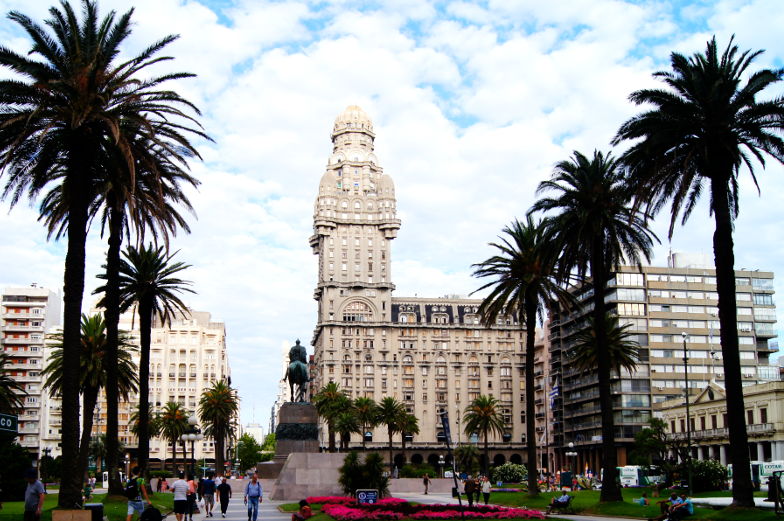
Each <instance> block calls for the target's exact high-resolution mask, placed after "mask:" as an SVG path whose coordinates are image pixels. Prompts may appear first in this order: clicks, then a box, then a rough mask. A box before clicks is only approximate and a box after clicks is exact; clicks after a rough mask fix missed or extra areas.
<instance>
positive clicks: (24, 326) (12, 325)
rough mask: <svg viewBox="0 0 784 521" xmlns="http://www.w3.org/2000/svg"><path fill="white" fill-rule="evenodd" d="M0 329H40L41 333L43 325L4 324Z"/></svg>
mask: <svg viewBox="0 0 784 521" xmlns="http://www.w3.org/2000/svg"><path fill="white" fill-rule="evenodd" d="M0 331H40V332H41V333H43V331H44V326H30V325H20V324H6V325H4V326H2V327H0Z"/></svg>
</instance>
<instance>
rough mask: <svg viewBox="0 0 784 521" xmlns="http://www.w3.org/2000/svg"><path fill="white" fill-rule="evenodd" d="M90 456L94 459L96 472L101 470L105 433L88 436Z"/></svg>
mask: <svg viewBox="0 0 784 521" xmlns="http://www.w3.org/2000/svg"><path fill="white" fill-rule="evenodd" d="M90 456H92V457H93V459H95V469H96V473H100V472H102V471H103V462H104V461H106V434H99V435H98V436H93V437H92V438H90Z"/></svg>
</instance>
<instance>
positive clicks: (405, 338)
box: [310, 106, 525, 463]
mask: <svg viewBox="0 0 784 521" xmlns="http://www.w3.org/2000/svg"><path fill="white" fill-rule="evenodd" d="M374 139H375V134H374V130H373V124H372V122H371V121H370V118H368V116H367V115H366V114H365V113H364V112H363V111H362V109H360V108H359V107H354V106H352V107H349V108H348V109H346V111H345V112H343V113H342V114H341V115H339V116H338V118H337V119H336V120H335V126H334V128H333V132H332V142H333V149H332V155H331V156H330V158H329V161H328V164H327V168H326V172H325V173H324V175H323V176H322V178H321V183H320V185H319V193H318V196H317V198H316V204H315V210H314V234H313V236H312V237H311V238H310V245H311V247H312V248H313V253H314V254H316V255H318V284H317V287H316V291H315V295H314V296H315V298H316V300H317V301H318V322H317V326H316V330H315V333H314V337H313V341H312V344H313V346H314V351H315V354H314V362H313V368H314V375H313V377H314V382H313V384H312V387H313V389H318V388H320V387H321V386H323V385H324V384H326V383H327V382H329V381H334V382H337V383H338V384H340V388H341V389H342V390H343V391H344V392H345V393H346V394H347V395H349V396H350V397H352V398H356V397H359V396H367V397H370V398H373V399H374V400H376V401H380V400H381V399H383V398H384V397H386V396H393V397H395V398H397V399H398V400H400V401H401V402H402V403H403V404H405V406H406V408H407V409H408V410H409V412H411V413H413V414H415V415H416V416H417V418H418V419H419V428H420V433H419V434H417V435H415V436H412V437H411V439H410V441H409V442H408V443H407V446H408V447H410V449H411V450H409V451H407V453H406V454H405V455H404V454H402V453H400V451H399V450H398V451H397V452H398V454H397V455H396V461H397V462H398V463H402V462H404V461H413V462H418V461H421V460H427V461H429V462H431V463H434V462H435V461H437V460H438V455H439V454H443V453H444V452H445V450H444V449H445V446H444V443H443V433H442V431H441V427H440V423H439V422H438V413H439V411H441V410H446V411H447V412H448V413H449V417H450V422H451V430H452V439H453V442H455V443H462V442H468V441H470V440H468V439H466V436H465V435H464V434H462V433H461V431H462V428H458V423H459V422H460V421H461V415H462V411H463V410H464V409H465V407H466V406H467V405H468V404H469V403H470V402H471V400H473V399H474V398H476V397H477V396H479V395H480V394H491V395H493V396H495V397H496V398H497V399H499V400H500V402H501V406H502V411H503V415H504V420H505V424H506V432H505V434H504V436H499V437H496V438H494V439H492V441H491V444H492V446H493V449H492V454H491V458H493V459H494V460H495V461H496V462H503V461H505V460H507V459H512V460H514V461H522V460H524V459H525V454H524V451H523V448H524V437H525V428H524V425H525V422H524V420H525V410H524V406H523V403H524V402H523V399H524V396H523V395H524V388H525V380H524V376H523V373H524V364H525V360H524V357H523V343H524V334H525V332H524V330H522V329H521V327H520V325H519V324H518V323H517V322H516V321H515V320H514V319H513V318H511V317H503V318H501V319H499V321H498V322H497V323H496V324H494V325H493V326H492V327H484V326H482V325H480V323H479V316H478V314H477V308H478V306H479V304H480V301H479V300H476V299H465V298H459V297H443V298H418V297H393V296H392V292H393V290H394V289H395V286H394V284H393V283H392V249H391V244H392V240H393V239H394V238H395V237H396V236H397V231H398V229H399V228H400V220H399V219H398V218H397V213H396V206H397V203H396V199H395V188H394V184H393V182H392V179H391V178H390V176H389V175H387V174H386V173H384V171H383V169H382V168H381V167H380V165H379V163H378V159H377V158H376V156H375V153H374V147H373V144H374ZM322 430H323V429H322ZM399 438H400V436H397V439H396V444H397V445H398V446H399V442H400V440H399ZM367 439H368V440H372V441H370V444H369V446H370V447H371V448H375V449H378V448H382V447H384V446H385V445H386V443H387V436H386V431H385V428H384V427H378V428H376V429H375V430H374V431H373V432H371V433H368V435H367ZM325 440H326V433H323V434H322V444H325ZM473 441H475V440H473ZM360 442H361V439H360V436H358V435H356V436H354V437H352V440H351V444H352V446H359V445H360Z"/></svg>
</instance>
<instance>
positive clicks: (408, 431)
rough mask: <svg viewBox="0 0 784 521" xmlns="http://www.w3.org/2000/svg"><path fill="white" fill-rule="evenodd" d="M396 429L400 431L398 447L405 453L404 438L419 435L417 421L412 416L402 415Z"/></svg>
mask: <svg viewBox="0 0 784 521" xmlns="http://www.w3.org/2000/svg"><path fill="white" fill-rule="evenodd" d="M397 427H398V429H400V447H401V448H402V449H403V453H405V451H406V436H409V435H410V436H416V435H417V434H419V419H418V418H417V417H416V416H414V415H413V414H408V413H405V414H402V415H401V416H400V420H399V421H398V425H397Z"/></svg>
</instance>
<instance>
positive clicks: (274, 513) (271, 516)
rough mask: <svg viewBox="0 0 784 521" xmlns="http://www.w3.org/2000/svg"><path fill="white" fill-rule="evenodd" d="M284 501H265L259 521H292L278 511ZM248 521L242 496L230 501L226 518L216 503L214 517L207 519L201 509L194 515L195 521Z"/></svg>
mask: <svg viewBox="0 0 784 521" xmlns="http://www.w3.org/2000/svg"><path fill="white" fill-rule="evenodd" d="M283 503H284V501H269V500H267V499H265V500H264V501H263V502H262V503H261V504H260V505H259V516H258V518H257V521H290V519H291V514H290V513H284V512H280V511H279V510H278V506H279V505H281V504H283ZM285 503H290V501H286V502H285ZM224 519H225V520H226V521H247V520H248V508H247V507H246V506H245V505H244V504H243V502H242V496H241V495H239V496H238V495H235V496H234V497H233V498H232V499H231V500H230V501H229V508H228V509H226V517H225V518H223V517H222V516H221V513H220V506H219V505H218V504H217V503H216V504H215V512H214V513H213V516H212V517H207V515H206V512H204V509H203V508H202V509H201V512H200V513H198V514H194V515H193V521H205V520H209V521H223V520H224ZM175 520H176V518H175V517H174V514H170V515H169V516H167V518H166V521H175Z"/></svg>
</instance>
